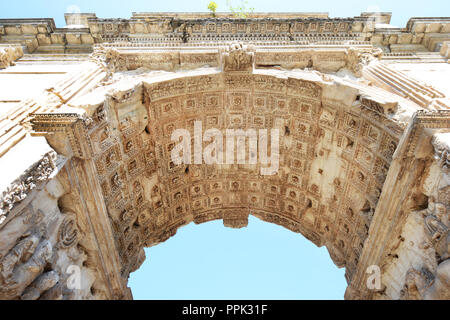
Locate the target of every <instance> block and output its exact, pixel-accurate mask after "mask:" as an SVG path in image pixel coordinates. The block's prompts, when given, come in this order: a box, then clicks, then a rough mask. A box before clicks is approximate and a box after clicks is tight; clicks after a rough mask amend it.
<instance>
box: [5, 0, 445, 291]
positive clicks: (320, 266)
mask: <svg viewBox="0 0 450 320" xmlns="http://www.w3.org/2000/svg"><path fill="white" fill-rule="evenodd" d="M216 2H217V3H218V5H219V8H218V11H219V12H220V11H228V9H227V6H226V0H216ZM208 3H209V0H193V1H186V0H179V1H175V0H165V1H161V0H158V1H156V0H139V1H123V0H121V1H114V0H82V1H76V0H41V1H39V0H32V1H31V0H20V1H6V0H0V18H54V19H55V22H56V25H57V26H59V27H62V26H64V25H65V22H64V12H67V10H69V11H74V9H75V10H80V11H81V12H95V13H96V14H97V16H98V17H101V18H129V17H130V16H131V13H132V12H144V11H147V12H150V11H153V12H170V11H177V12H193V11H194V12H202V11H203V12H204V11H206V7H207V4H208ZM232 3H233V4H234V5H237V4H238V3H239V0H234V1H233V0H232ZM248 4H249V6H250V7H254V8H255V9H256V10H255V11H257V12H329V13H330V16H331V17H352V16H358V15H359V14H360V13H361V12H363V11H389V12H393V18H392V24H394V25H397V26H401V27H404V26H405V25H406V23H407V21H408V19H409V18H410V17H413V16H430V17H431V16H450V1H448V0H428V1H426V2H424V1H423V0H409V1H399V0H395V1H394V0H382V1H375V0H374V1H362V0H352V1H344V0H341V1H337V0H327V1H301V0H291V1H288V0H276V1H274V0H249V1H248ZM146 254H147V259H146V261H145V263H144V264H143V266H142V267H141V269H139V270H138V271H137V272H135V273H133V274H132V275H131V277H130V283H129V284H130V287H131V288H132V291H133V295H134V298H135V299H343V296H344V292H345V288H346V281H345V279H344V270H343V269H338V268H337V267H336V266H335V265H334V264H333V263H332V261H331V259H330V258H329V255H328V253H327V251H326V249H325V248H317V247H315V246H314V245H313V244H312V243H310V242H309V241H308V240H306V239H305V238H303V237H302V236H300V235H298V234H295V233H293V232H290V231H288V230H286V229H283V228H282V227H279V226H276V225H272V224H268V223H264V222H262V221H260V220H258V219H256V218H253V217H251V218H250V221H249V226H248V227H247V228H244V229H240V230H234V229H228V228H224V227H223V225H222V222H221V221H216V222H210V223H207V224H203V225H200V226H197V225H194V224H191V225H189V226H187V227H184V228H182V229H180V230H179V231H178V233H177V235H176V236H175V237H173V238H171V239H169V240H168V241H167V242H165V243H163V244H160V245H158V246H156V247H153V248H150V249H147V250H146Z"/></svg>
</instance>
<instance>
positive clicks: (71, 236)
mask: <svg viewBox="0 0 450 320" xmlns="http://www.w3.org/2000/svg"><path fill="white" fill-rule="evenodd" d="M66 215H67V216H66V217H65V219H64V220H63V222H62V223H61V226H60V227H59V231H58V237H59V239H58V240H59V246H60V248H61V249H69V248H71V247H73V246H75V245H76V244H77V242H78V233H79V231H78V227H77V221H76V216H75V214H67V213H66Z"/></svg>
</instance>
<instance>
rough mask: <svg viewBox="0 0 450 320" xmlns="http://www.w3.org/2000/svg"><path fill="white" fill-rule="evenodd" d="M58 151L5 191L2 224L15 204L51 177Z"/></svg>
mask: <svg viewBox="0 0 450 320" xmlns="http://www.w3.org/2000/svg"><path fill="white" fill-rule="evenodd" d="M55 160H56V153H55V152H50V153H49V154H47V155H45V156H44V158H43V159H42V160H41V161H40V162H39V163H38V164H36V165H35V166H34V167H33V168H31V169H30V170H28V171H27V172H25V173H24V174H23V176H22V178H20V180H18V181H17V182H15V183H14V184H13V185H12V186H10V187H8V188H7V189H6V191H4V192H3V194H2V196H1V198H0V225H1V223H2V222H3V221H4V220H5V219H6V218H7V214H8V213H9V212H10V211H11V210H12V209H13V208H14V206H15V205H17V204H18V203H20V202H21V201H22V200H24V199H25V198H26V197H27V195H28V194H29V193H30V192H31V191H32V190H34V189H35V188H36V187H37V186H38V185H42V184H43V183H45V182H46V181H48V179H49V178H50V176H51V174H52V173H53V172H54V170H55Z"/></svg>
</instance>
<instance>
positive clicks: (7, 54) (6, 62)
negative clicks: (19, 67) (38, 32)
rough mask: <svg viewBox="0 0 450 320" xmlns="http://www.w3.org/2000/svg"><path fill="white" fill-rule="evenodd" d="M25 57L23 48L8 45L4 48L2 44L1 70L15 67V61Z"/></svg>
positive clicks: (0, 55)
mask: <svg viewBox="0 0 450 320" xmlns="http://www.w3.org/2000/svg"><path fill="white" fill-rule="evenodd" d="M22 56H23V50H22V47H21V46H17V45H14V46H12V45H8V46H4V45H2V44H0V69H4V68H7V67H9V66H13V65H14V64H15V63H14V61H15V60H17V59H19V58H21V57H22Z"/></svg>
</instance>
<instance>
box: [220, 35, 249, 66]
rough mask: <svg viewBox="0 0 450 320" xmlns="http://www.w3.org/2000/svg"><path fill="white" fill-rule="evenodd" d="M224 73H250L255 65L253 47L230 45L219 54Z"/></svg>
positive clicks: (238, 43) (238, 44)
mask: <svg viewBox="0 0 450 320" xmlns="http://www.w3.org/2000/svg"><path fill="white" fill-rule="evenodd" d="M221 59H222V69H223V70H224V71H252V70H253V66H254V63H255V53H254V47H253V46H251V45H247V44H244V43H242V42H235V43H231V44H230V45H229V46H227V47H226V48H225V49H222V53H221Z"/></svg>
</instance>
